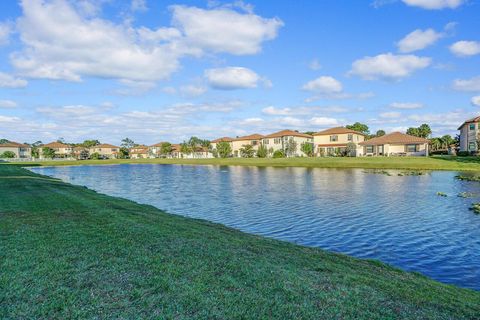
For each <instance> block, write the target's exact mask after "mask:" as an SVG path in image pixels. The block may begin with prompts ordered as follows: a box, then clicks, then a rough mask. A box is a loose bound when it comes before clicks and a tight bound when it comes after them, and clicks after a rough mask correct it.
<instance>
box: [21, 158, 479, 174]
mask: <svg viewBox="0 0 480 320" xmlns="http://www.w3.org/2000/svg"><path fill="white" fill-rule="evenodd" d="M122 163H158V164H186V165H226V166H229V165H234V166H262V167H267V166H273V167H310V168H367V169H410V170H455V171H470V170H473V171H480V157H452V156H438V157H358V158H282V159H271V158H267V159H261V158H251V159H244V158H227V159H218V158H214V159H113V160H83V161H39V162H22V163H20V165H22V166H25V165H40V166H64V165H88V164H122Z"/></svg>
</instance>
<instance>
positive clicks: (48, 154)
mask: <svg viewBox="0 0 480 320" xmlns="http://www.w3.org/2000/svg"><path fill="white" fill-rule="evenodd" d="M42 156H43V157H44V158H48V159H53V158H55V150H53V149H52V148H49V147H43V148H42Z"/></svg>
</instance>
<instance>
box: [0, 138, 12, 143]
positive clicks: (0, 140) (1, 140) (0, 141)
mask: <svg viewBox="0 0 480 320" xmlns="http://www.w3.org/2000/svg"><path fill="white" fill-rule="evenodd" d="M9 142H10V141H9V140H7V139H0V144H4V143H9Z"/></svg>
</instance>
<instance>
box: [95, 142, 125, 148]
mask: <svg viewBox="0 0 480 320" xmlns="http://www.w3.org/2000/svg"><path fill="white" fill-rule="evenodd" d="M92 148H117V149H118V148H120V147H117V146H114V145H113V144H108V143H102V144H99V145H96V146H93V147H92Z"/></svg>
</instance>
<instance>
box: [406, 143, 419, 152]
mask: <svg viewBox="0 0 480 320" xmlns="http://www.w3.org/2000/svg"><path fill="white" fill-rule="evenodd" d="M406 151H407V152H417V151H418V144H407V146H406Z"/></svg>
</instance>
